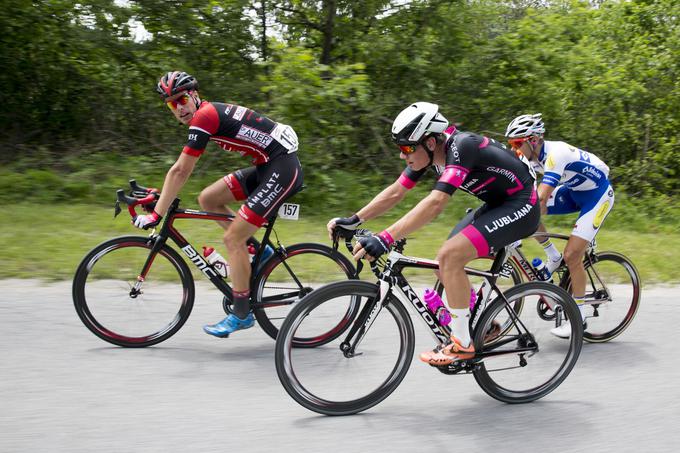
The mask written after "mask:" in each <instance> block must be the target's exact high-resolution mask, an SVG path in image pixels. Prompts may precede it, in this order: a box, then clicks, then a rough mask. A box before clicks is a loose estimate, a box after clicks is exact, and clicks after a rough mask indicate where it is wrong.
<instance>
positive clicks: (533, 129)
mask: <svg viewBox="0 0 680 453" xmlns="http://www.w3.org/2000/svg"><path fill="white" fill-rule="evenodd" d="M543 134H545V124H543V119H542V118H541V114H540V113H534V114H533V115H520V116H518V117H517V118H515V119H514V120H512V121H510V124H508V129H507V130H506V131H505V136H506V137H507V138H523V137H531V136H538V137H542V136H543Z"/></svg>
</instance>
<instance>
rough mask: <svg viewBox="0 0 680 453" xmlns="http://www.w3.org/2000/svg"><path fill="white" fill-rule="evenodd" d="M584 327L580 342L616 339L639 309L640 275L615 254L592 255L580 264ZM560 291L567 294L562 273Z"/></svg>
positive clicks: (566, 278) (567, 284)
mask: <svg viewBox="0 0 680 453" xmlns="http://www.w3.org/2000/svg"><path fill="white" fill-rule="evenodd" d="M584 267H585V269H586V275H587V278H586V294H585V305H586V306H585V310H586V322H587V327H586V330H585V332H584V333H583V339H584V340H586V341H588V342H590V343H604V342H606V341H609V340H612V339H613V338H616V337H618V336H619V335H620V334H621V333H622V332H623V331H624V330H626V328H627V327H628V326H629V325H630V323H631V322H632V321H633V318H635V314H636V313H637V311H638V308H639V306H640V275H639V274H638V271H637V269H636V268H635V266H634V265H633V263H631V262H630V261H629V260H628V258H626V257H625V256H623V255H621V254H620V253H616V252H600V253H596V254H595V256H594V257H593V259H592V260H591V259H588V257H586V260H585V261H584ZM560 286H561V287H562V288H566V289H567V290H568V291H569V292H571V276H570V275H569V272H566V273H565V275H564V277H563V279H562V282H561V283H560Z"/></svg>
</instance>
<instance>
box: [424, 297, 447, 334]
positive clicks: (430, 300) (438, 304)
mask: <svg viewBox="0 0 680 453" xmlns="http://www.w3.org/2000/svg"><path fill="white" fill-rule="evenodd" d="M423 299H424V300H425V304H426V305H427V308H429V309H430V311H431V312H432V313H434V315H435V316H436V317H437V320H438V321H439V324H440V325H442V326H448V325H449V323H450V322H451V313H449V310H448V309H447V308H446V306H445V305H444V302H442V298H441V297H439V294H437V292H436V291H433V290H431V289H426V290H425V296H424V297H423Z"/></svg>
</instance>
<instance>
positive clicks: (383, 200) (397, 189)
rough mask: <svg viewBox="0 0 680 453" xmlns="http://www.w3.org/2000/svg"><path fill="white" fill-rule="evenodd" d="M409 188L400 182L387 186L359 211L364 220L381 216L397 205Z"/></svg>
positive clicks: (358, 214) (358, 213)
mask: <svg viewBox="0 0 680 453" xmlns="http://www.w3.org/2000/svg"><path fill="white" fill-rule="evenodd" d="M406 192H407V189H406V188H404V187H403V186H401V184H399V183H398V182H395V183H394V184H392V185H390V186H387V187H386V188H385V189H384V190H383V191H382V192H380V193H379V194H378V195H376V196H375V198H373V200H371V201H370V202H369V203H368V204H367V205H366V206H364V207H363V208H361V209H360V210H359V212H357V216H359V218H360V219H361V221H362V222H365V221H366V220H369V219H373V218H375V217H378V216H381V215H382V214H384V213H386V212H387V211H389V210H390V209H392V208H393V207H394V206H396V205H397V204H398V203H399V202H400V201H401V200H402V199H403V198H404V196H405V195H406Z"/></svg>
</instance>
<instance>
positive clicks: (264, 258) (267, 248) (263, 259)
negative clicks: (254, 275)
mask: <svg viewBox="0 0 680 453" xmlns="http://www.w3.org/2000/svg"><path fill="white" fill-rule="evenodd" d="M273 254H274V249H273V248H271V247H270V246H268V245H265V246H264V251H263V252H262V257H261V258H260V265H259V266H258V268H257V271H258V272H259V271H260V269H262V266H264V265H265V264H266V263H267V260H268V259H269V258H271V256H272V255H273Z"/></svg>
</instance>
